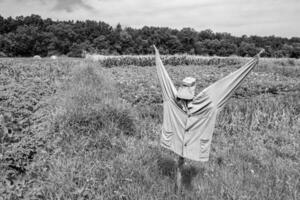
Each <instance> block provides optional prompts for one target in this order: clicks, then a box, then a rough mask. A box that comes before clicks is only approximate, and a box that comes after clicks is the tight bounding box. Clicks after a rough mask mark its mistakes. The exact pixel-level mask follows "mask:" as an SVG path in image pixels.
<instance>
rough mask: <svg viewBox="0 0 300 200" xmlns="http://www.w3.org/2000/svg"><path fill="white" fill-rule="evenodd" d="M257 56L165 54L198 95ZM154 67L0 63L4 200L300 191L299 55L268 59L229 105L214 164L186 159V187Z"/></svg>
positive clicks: (140, 59) (263, 195)
mask: <svg viewBox="0 0 300 200" xmlns="http://www.w3.org/2000/svg"><path fill="white" fill-rule="evenodd" d="M247 60H248V58H239V57H236V58H235V57H230V58H220V57H191V56H164V57H163V61H164V62H165V63H166V68H167V70H168V72H169V74H170V77H171V79H172V80H173V81H174V83H175V86H179V83H180V81H181V80H182V79H183V78H184V77H186V76H193V77H195V78H196V79H197V91H198V92H199V91H201V89H203V88H205V87H206V86H208V85H209V84H211V83H213V82H214V81H216V80H218V79H220V78H221V77H223V76H225V75H227V74H229V73H230V72H232V71H234V70H236V69H238V68H239V67H240V66H241V65H243V64H244V63H246V62H247ZM153 63H154V60H153V56H152V57H151V56H119V57H109V56H108V57H105V58H101V60H99V61H97V62H92V61H89V60H84V59H70V58H59V59H57V60H51V59H45V58H44V59H41V60H34V59H25V58H6V59H0V200H2V199H5V200H6V199H59V200H65V199H122V200H125V199H224V200H231V199H232V200H235V199H241V200H242V199H243V200H244V199H257V200H260V199H270V200H277V199H278V200H279V199H292V200H297V199H300V60H297V59H264V58H262V59H261V60H260V63H259V65H258V66H257V67H256V68H255V69H254V70H253V71H252V72H251V73H250V75H249V76H248V77H247V78H246V79H245V80H244V82H243V84H242V85H241V86H240V87H239V89H237V91H236V92H235V93H234V95H233V97H232V98H231V99H230V101H229V102H228V104H227V105H226V106H225V107H224V108H223V110H222V111H221V112H220V114H219V116H218V120H217V124H216V128H215V131H214V136H213V142H212V147H211V152H210V160H209V161H208V162H205V163H201V162H193V161H189V160H187V162H186V165H185V166H184V170H183V185H184V189H183V192H182V194H175V193H174V187H175V182H176V179H175V174H176V171H175V170H176V160H177V156H176V155H175V154H173V153H172V152H170V151H168V150H166V149H163V148H161V147H160V145H159V138H160V130H161V123H162V97H161V93H160V92H161V89H160V86H159V84H158V80H157V75H156V69H155V67H154V66H153Z"/></svg>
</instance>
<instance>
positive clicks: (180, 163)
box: [175, 156, 184, 194]
mask: <svg viewBox="0 0 300 200" xmlns="http://www.w3.org/2000/svg"><path fill="white" fill-rule="evenodd" d="M183 164H184V158H183V157H181V156H179V158H178V163H177V177H176V186H175V192H176V193H177V194H180V193H181V192H182V174H181V171H182V167H183Z"/></svg>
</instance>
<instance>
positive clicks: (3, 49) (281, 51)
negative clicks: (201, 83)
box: [0, 15, 300, 58]
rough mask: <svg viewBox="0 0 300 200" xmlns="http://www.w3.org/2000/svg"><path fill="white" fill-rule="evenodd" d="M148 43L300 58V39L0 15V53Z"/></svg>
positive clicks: (136, 50)
mask: <svg viewBox="0 0 300 200" xmlns="http://www.w3.org/2000/svg"><path fill="white" fill-rule="evenodd" d="M152 44H155V45H156V46H157V47H159V50H160V51H161V53H162V54H182V53H187V54H197V55H210V56H212V55H217V56H233V55H237V56H253V55H255V54H256V53H257V52H258V49H260V48H264V49H265V50H266V52H265V53H264V55H263V56H265V57H290V58H299V57H300V37H292V38H283V37H275V36H265V37H261V36H247V35H243V36H241V37H237V36H233V35H231V34H230V33H214V32H213V31H212V30H209V29H208V30H203V31H196V30H194V29H192V28H183V29H181V30H177V29H171V28H167V27H148V26H144V27H142V28H140V29H135V28H131V27H125V28H123V27H122V26H121V25H120V24H118V25H117V26H116V27H112V26H110V25H109V24H107V23H105V22H101V21H98V22H97V21H91V20H86V21H73V20H70V21H54V20H52V19H50V18H47V19H42V18H41V16H39V15H31V16H26V17H24V16H18V17H15V18H12V17H7V18H4V17H2V16H1V15H0V57H4V56H9V57H12V56H22V57H27V56H33V55H40V56H51V55H67V56H70V57H81V56H82V52H84V51H87V52H91V53H99V54H103V55H108V54H109V55H123V54H151V53H153V48H152V47H151V45H152Z"/></svg>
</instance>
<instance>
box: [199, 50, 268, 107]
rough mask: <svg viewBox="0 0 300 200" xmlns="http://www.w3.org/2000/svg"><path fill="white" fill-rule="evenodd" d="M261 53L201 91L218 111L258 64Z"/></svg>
mask: <svg viewBox="0 0 300 200" xmlns="http://www.w3.org/2000/svg"><path fill="white" fill-rule="evenodd" d="M263 52H264V50H261V51H260V52H259V53H258V54H257V55H256V56H255V57H254V58H252V59H251V60H250V61H249V62H248V63H246V64H245V65H244V66H242V67H241V68H240V69H238V70H237V71H235V72H233V73H231V74H229V75H227V76H225V77H224V78H222V79H221V80H218V81H217V82H215V83H213V84H212V85H210V86H209V87H207V88H206V89H204V90H203V92H204V93H206V94H207V95H208V96H209V97H210V100H211V101H212V102H213V104H214V105H215V106H216V107H217V108H218V109H220V108H222V107H223V105H224V104H225V103H226V102H227V101H228V99H229V98H230V97H231V95H232V94H233V92H234V91H235V90H236V89H237V88H238V86H239V85H240V84H241V82H242V81H243V80H244V78H245V77H246V76H247V75H248V74H249V73H250V72H251V70H252V69H253V68H254V67H255V66H256V65H257V64H258V59H259V56H260V54H261V53H263Z"/></svg>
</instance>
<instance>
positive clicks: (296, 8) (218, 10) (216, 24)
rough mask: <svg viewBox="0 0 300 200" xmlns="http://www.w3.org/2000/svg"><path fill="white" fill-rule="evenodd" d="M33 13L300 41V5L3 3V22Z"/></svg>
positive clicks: (236, 0) (255, 1)
mask: <svg viewBox="0 0 300 200" xmlns="http://www.w3.org/2000/svg"><path fill="white" fill-rule="evenodd" d="M30 14H38V15H41V16H42V17H43V18H47V17H50V18H52V19H60V20H68V19H73V20H86V19H91V20H97V21H104V22H106V23H108V24H110V25H112V26H115V25H116V24H117V23H120V24H121V25H122V26H123V27H126V26H130V27H136V28H139V27H143V26H144V25H147V26H164V27H171V28H178V29H181V28H183V27H191V28H194V29H195V30H197V31H200V30H204V29H212V30H213V31H214V32H229V33H231V34H233V35H236V36H241V35H243V34H246V35H260V36H268V35H275V36H284V37H300V22H299V21H300V0H52V1H50V0H0V15H2V16H3V17H8V16H13V17H15V16H19V15H24V16H26V15H30Z"/></svg>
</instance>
